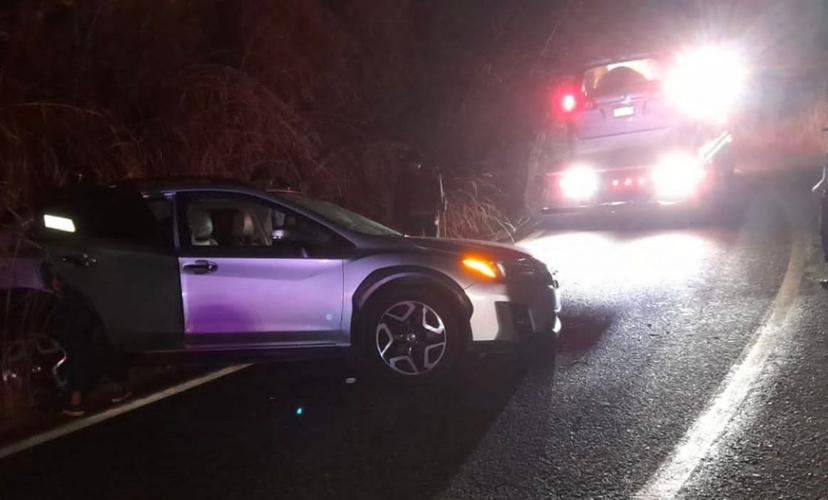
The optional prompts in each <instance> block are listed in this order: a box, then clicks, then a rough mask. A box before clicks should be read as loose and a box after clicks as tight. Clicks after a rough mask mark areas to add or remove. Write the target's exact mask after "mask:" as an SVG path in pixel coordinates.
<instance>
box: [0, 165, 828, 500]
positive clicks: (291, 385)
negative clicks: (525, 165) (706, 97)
mask: <svg viewBox="0 0 828 500" xmlns="http://www.w3.org/2000/svg"><path fill="white" fill-rule="evenodd" d="M814 175H816V174H814ZM808 181H810V178H808V177H807V176H806V177H797V178H795V179H794V178H781V179H759V180H756V179H750V180H746V181H744V184H743V186H742V190H741V191H740V192H741V195H742V196H741V200H742V203H741V204H737V208H734V209H732V210H730V211H728V212H727V213H714V215H712V216H708V218H707V219H705V220H706V222H700V221H698V220H692V218H685V217H676V216H673V215H668V216H663V217H662V216H657V217H654V214H651V213H648V214H639V215H636V216H628V217H623V218H608V219H607V220H602V221H599V222H598V223H595V222H594V221H593V223H591V224H590V225H589V226H584V221H583V220H562V219H560V218H555V219H553V220H547V221H545V222H544V224H543V225H542V226H540V227H539V229H538V231H537V232H536V233H534V234H533V235H532V236H531V237H530V238H529V239H527V240H525V241H524V242H522V243H521V244H522V245H523V246H524V247H526V248H528V249H530V250H531V251H532V252H534V253H535V255H536V256H538V257H539V258H541V259H543V260H545V261H546V262H547V263H548V264H549V265H550V266H552V267H555V268H557V269H558V270H559V278H560V281H561V282H562V285H563V286H564V293H565V313H564V317H563V320H564V323H565V330H564V333H563V334H562V336H561V338H560V341H559V345H558V349H557V352H551V351H550V352H548V353H542V354H540V355H538V353H535V355H534V356H532V358H531V359H527V358H522V357H518V356H488V357H482V358H478V357H475V358H470V359H468V360H466V362H465V363H464V365H463V367H462V368H461V370H460V371H459V372H458V374H457V375H456V376H455V377H453V378H451V379H450V380H448V381H447V382H445V384H443V385H441V386H437V387H419V388H414V389H406V390H402V389H400V388H396V387H389V386H386V385H382V384H379V383H373V382H372V381H370V380H365V379H359V380H357V382H356V383H354V384H347V383H345V377H347V376H349V375H351V374H352V373H351V372H350V371H349V369H348V368H347V367H346V366H345V364H344V363H342V362H330V361H328V362H320V361H316V362H312V363H298V364H290V365H285V364H281V365H279V364H259V365H255V366H253V367H251V368H248V369H246V370H243V371H241V372H238V373H236V374H233V375H231V376H228V377H225V378H223V379H220V380H218V381H215V382H212V383H209V384H206V385H203V386H200V387H198V388H196V389H193V390H190V391H188V392H185V393H182V394H179V395H177V396H174V397H171V398H168V399H165V400H162V401H160V402H158V403H156V404H153V405H151V406H148V407H143V408H141V409H139V410H136V411H134V412H131V413H128V414H126V415H123V416H120V417H118V418H115V419H112V420H109V421H107V422H105V423H103V424H100V425H97V426H94V427H91V428H88V429H86V430H83V431H81V432H78V433H75V434H72V435H69V436H66V437H64V438H61V439H58V440H56V441H53V442H50V443H47V444H44V445H41V446H39V447H36V448H34V449H31V450H28V451H26V452H23V453H21V454H18V455H16V456H13V457H10V458H8V459H5V460H2V461H0V498H2V499H13V498H38V499H40V498H44V499H46V498H49V499H51V498H55V499H58V498H84V499H87V498H110V499H120V498H134V499H148V498H229V499H258V498H383V499H385V498H412V499H419V498H434V497H438V498H628V497H630V496H632V495H634V494H635V493H636V492H637V491H638V490H639V489H640V488H641V487H642V486H643V485H644V484H645V483H646V482H647V481H648V479H650V477H651V476H652V475H653V474H654V473H655V472H656V470H657V469H658V468H659V466H660V465H661V464H662V463H663V462H664V461H665V460H667V459H668V458H669V457H670V456H671V452H672V451H673V449H674V448H675V447H676V445H677V443H679V442H680V440H681V438H682V436H683V435H684V433H685V432H686V431H687V429H688V428H689V427H690V426H691V425H692V424H693V422H694V420H695V419H696V417H697V416H698V415H699V414H700V413H701V412H702V411H703V410H704V409H705V408H706V406H707V404H708V403H709V402H710V400H711V399H712V398H713V397H714V396H715V395H716V394H717V392H718V390H719V388H720V386H721V384H722V382H723V380H724V379H725V377H726V375H727V373H728V371H729V369H730V368H731V366H732V365H733V364H734V363H735V362H737V361H738V360H739V359H740V356H741V355H742V353H743V351H744V349H745V348H746V346H749V345H750V343H751V341H752V339H753V338H754V332H755V331H756V329H757V327H758V326H759V325H760V324H761V323H762V321H763V319H764V318H765V314H766V312H767V310H768V308H769V306H770V305H771V303H772V302H773V300H774V298H775V296H776V294H777V292H778V290H779V287H780V284H781V283H782V280H783V276H784V274H785V271H786V269H787V267H788V260H789V256H790V253H791V248H792V240H793V236H794V232H795V231H797V228H798V227H801V228H810V227H812V224H813V214H812V211H813V207H814V205H813V204H812V202H811V200H809V199H808V197H807V195H804V194H803V190H804V189H805V187H806V186H807V183H808ZM725 215H726V216H725ZM654 219H655V221H654ZM812 243H813V242H810V244H809V246H808V252H809V254H808V255H809V264H808V267H807V269H806V273H805V275H804V276H803V278H802V282H801V284H800V287H799V293H798V295H797V298H796V299H795V301H794V303H793V305H792V306H791V312H790V314H789V315H788V320H786V323H785V324H784V328H783V329H782V331H783V338H782V340H781V341H780V342H779V343H778V345H777V348H776V349H775V350H774V352H772V353H771V357H770V362H769V363H768V365H767V369H766V370H765V371H763V373H762V375H761V377H759V379H758V380H757V381H756V384H755V386H753V387H752V389H751V391H750V393H749V395H748V398H747V400H746V401H745V403H744V404H743V405H742V406H741V407H740V409H739V411H738V412H737V415H736V416H735V417H734V418H733V419H732V420H731V421H730V423H729V424H728V427H727V430H726V432H725V433H724V434H723V436H722V437H721V438H720V439H719V440H718V441H717V443H716V446H715V447H714V449H712V450H711V451H710V453H709V454H708V455H706V456H705V458H704V460H703V461H702V463H701V465H700V466H699V467H698V468H697V469H696V470H695V472H694V473H693V474H692V475H691V477H690V479H689V481H688V482H687V483H686V484H685V486H684V488H683V489H682V490H681V491H680V496H682V497H687V498H820V497H826V496H828V451H827V450H828V447H826V445H828V433H827V432H826V431H828V403H826V393H828V391H826V383H825V382H826V376H828V340H826V335H825V328H824V327H823V325H825V321H826V320H828V313H827V312H826V311H825V307H824V306H825V304H826V303H828V294H826V293H825V292H823V291H822V290H821V289H819V287H818V285H816V279H817V278H818V277H819V276H820V275H821V274H822V271H823V268H822V267H821V263H820V256H819V255H818V253H817V250H816V248H815V247H814V246H813V244H812ZM299 409H301V412H300V411H299ZM299 413H301V414H299Z"/></svg>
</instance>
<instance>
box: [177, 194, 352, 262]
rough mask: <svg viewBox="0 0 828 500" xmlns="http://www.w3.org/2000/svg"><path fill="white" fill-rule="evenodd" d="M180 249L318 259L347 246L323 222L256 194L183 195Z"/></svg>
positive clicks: (215, 253) (225, 253)
mask: <svg viewBox="0 0 828 500" xmlns="http://www.w3.org/2000/svg"><path fill="white" fill-rule="evenodd" d="M181 219H182V228H183V230H182V238H181V240H182V241H181V242H182V247H185V248H190V249H196V250H199V251H200V253H205V252H206V253H207V254H214V255H218V254H221V255H250V256H263V257H266V256H275V257H315V256H319V255H323V254H326V253H328V252H330V251H331V250H334V249H340V248H342V247H343V246H344V242H343V240H342V239H341V238H340V237H339V236H338V235H336V234H335V233H333V232H331V231H330V230H329V229H327V228H325V227H323V226H322V225H320V224H318V223H316V222H314V221H312V220H310V219H308V218H307V217H304V216H301V215H299V214H296V213H293V212H291V211H289V210H287V209H285V208H284V207H281V206H279V205H276V204H273V203H270V202H268V201H266V200H261V199H258V198H255V197H250V196H245V195H235V194H214V193H199V194H189V195H187V196H186V197H184V203H183V211H182V214H181Z"/></svg>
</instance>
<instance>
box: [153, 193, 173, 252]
mask: <svg viewBox="0 0 828 500" xmlns="http://www.w3.org/2000/svg"><path fill="white" fill-rule="evenodd" d="M146 202H147V207H149V210H150V212H151V213H152V216H153V217H154V218H155V221H156V222H157V223H158V235H159V238H160V239H161V241H162V242H163V243H164V245H166V246H168V247H171V246H172V245H173V231H174V229H173V227H174V226H173V205H172V202H171V201H170V200H169V199H167V198H166V197H163V196H159V197H152V198H147V199H146Z"/></svg>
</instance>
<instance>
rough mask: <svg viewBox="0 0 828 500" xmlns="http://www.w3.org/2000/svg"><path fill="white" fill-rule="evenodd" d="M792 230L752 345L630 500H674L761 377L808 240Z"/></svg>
mask: <svg viewBox="0 0 828 500" xmlns="http://www.w3.org/2000/svg"><path fill="white" fill-rule="evenodd" d="M794 231H795V233H794V241H793V245H792V247H791V255H790V258H789V260H788V269H787V270H786V272H785V278H784V279H783V281H782V285H781V286H780V288H779V291H778V292H777V294H776V297H775V298H774V301H773V304H772V305H771V308H770V310H769V311H768V313H767V314H766V316H765V320H764V321H763V322H762V324H761V326H759V328H758V329H757V330H756V332H755V334H754V336H753V341H752V342H751V343H750V344H748V345H747V346H746V347H745V351H744V352H745V353H746V354H744V356H743V357H742V359H741V361H740V362H739V363H737V364H735V365H733V367H731V369H730V372H729V373H728V375H727V377H726V378H725V379H724V382H723V383H722V387H721V388H720V390H719V392H718V394H717V396H716V397H715V398H714V399H713V400H712V401H711V403H710V405H709V406H708V407H707V409H706V410H705V411H704V412H703V413H702V414H701V415H700V416H699V417H698V418H697V419H696V421H695V422H694V423H693V425H692V426H690V429H689V430H688V431H687V434H685V435H684V437H683V438H682V440H681V441H679V444H678V446H677V447H676V448H675V449H674V450H673V453H672V454H671V455H670V456H669V457H668V458H667V460H666V461H665V462H664V463H662V464H661V467H659V469H658V470H657V471H656V473H655V474H654V475H653V476H652V477H651V478H650V480H649V481H647V484H645V485H644V487H643V488H641V489H640V490H639V491H638V493H636V495H635V498H639V499H667V498H675V497H676V496H677V495H678V494H679V491H680V490H681V488H682V487H683V486H684V484H685V483H686V482H687V481H688V480H689V479H690V476H691V475H692V474H693V471H695V470H696V467H698V465H699V463H700V462H701V460H702V459H703V458H704V457H705V456H707V455H708V453H709V452H710V451H711V449H712V448H713V447H714V446H715V445H716V442H717V441H718V439H719V437H721V435H722V434H723V433H724V431H725V429H726V428H727V426H728V424H729V422H730V421H731V419H732V418H733V417H734V416H735V414H736V412H737V411H738V409H739V406H740V405H741V404H742V403H743V402H744V400H745V398H746V396H747V395H748V392H749V391H750V390H751V388H752V387H753V385H754V384H755V382H756V381H757V379H758V377H759V376H760V375H761V373H762V369H763V368H764V365H765V362H766V361H767V359H768V356H769V354H770V353H771V351H772V350H773V348H774V346H775V345H776V344H777V343H778V341H779V339H780V337H781V336H782V335H783V331H782V325H783V323H784V321H785V318H786V317H787V315H788V311H789V310H790V307H791V304H792V303H793V300H794V299H795V298H796V295H797V292H798V291H799V284H800V281H801V280H802V274H803V271H804V268H805V262H806V253H807V248H808V241H809V240H808V237H807V235H806V233H805V232H804V231H802V230H798V229H794Z"/></svg>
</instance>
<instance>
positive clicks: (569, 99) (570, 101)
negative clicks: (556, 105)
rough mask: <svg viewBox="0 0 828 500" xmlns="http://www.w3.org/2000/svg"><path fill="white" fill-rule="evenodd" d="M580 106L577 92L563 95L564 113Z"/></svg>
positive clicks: (562, 105)
mask: <svg viewBox="0 0 828 500" xmlns="http://www.w3.org/2000/svg"><path fill="white" fill-rule="evenodd" d="M577 108H578V98H577V97H575V94H564V95H563V97H561V109H563V111H564V113H571V112H573V111H575V110H576V109H577Z"/></svg>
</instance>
